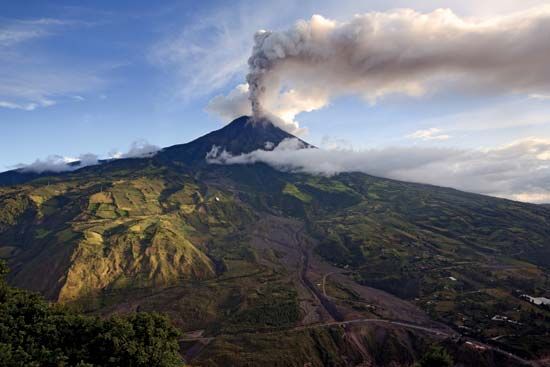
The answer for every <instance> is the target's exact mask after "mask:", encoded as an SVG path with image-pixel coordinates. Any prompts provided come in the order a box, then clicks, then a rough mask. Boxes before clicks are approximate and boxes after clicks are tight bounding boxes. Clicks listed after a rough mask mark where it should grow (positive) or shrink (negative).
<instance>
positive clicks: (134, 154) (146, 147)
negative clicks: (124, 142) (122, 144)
mask: <svg viewBox="0 0 550 367" xmlns="http://www.w3.org/2000/svg"><path fill="white" fill-rule="evenodd" d="M159 150H160V147H158V146H156V145H153V144H150V143H149V142H148V141H147V140H144V139H141V140H136V141H134V142H132V144H130V148H129V149H128V151H127V152H126V153H123V152H118V151H112V152H110V153H109V156H110V157H111V158H114V159H122V158H146V157H152V156H154V155H155V154H156V153H157V152H158V151H159Z"/></svg>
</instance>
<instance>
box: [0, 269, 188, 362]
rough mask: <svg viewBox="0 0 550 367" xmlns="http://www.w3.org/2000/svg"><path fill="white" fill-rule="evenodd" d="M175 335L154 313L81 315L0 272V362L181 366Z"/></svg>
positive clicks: (172, 328) (167, 323)
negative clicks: (14, 283) (13, 284)
mask: <svg viewBox="0 0 550 367" xmlns="http://www.w3.org/2000/svg"><path fill="white" fill-rule="evenodd" d="M6 272H7V271H6V267H5V265H4V264H3V263H2V262H0V276H1V275H5V274H6ZM177 336H178V332H177V330H176V329H175V328H174V327H173V326H171V325H170V323H169V321H168V319H167V318H166V317H164V316H161V315H159V314H154V313H137V314H133V315H130V316H126V317H112V318H110V319H106V320H103V319H100V318H98V317H92V316H83V315H79V314H75V313H73V312H71V311H69V310H67V309H65V308H62V307H60V306H56V305H50V304H48V303H47V302H45V301H44V300H43V299H42V298H41V297H40V296H38V295H36V294H33V293H29V292H26V291H23V290H19V289H15V288H11V287H9V286H8V285H7V284H6V283H5V281H4V280H3V278H0V366H6V367H8V366H26V367H29V366H80V367H84V366H86V367H91V366H133V367H138V366H144V367H145V366H148V367H149V366H158V367H171V366H181V365H182V364H183V363H182V362H181V358H180V357H179V355H178V343H177Z"/></svg>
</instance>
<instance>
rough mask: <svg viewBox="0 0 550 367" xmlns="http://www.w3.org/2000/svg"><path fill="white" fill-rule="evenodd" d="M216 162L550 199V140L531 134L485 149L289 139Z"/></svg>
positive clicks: (216, 155)
mask: <svg viewBox="0 0 550 367" xmlns="http://www.w3.org/2000/svg"><path fill="white" fill-rule="evenodd" d="M207 161H208V162H209V163H211V164H229V165H231V164H254V163H257V162H262V163H267V164H269V165H271V166H273V167H274V168H276V169H279V170H282V171H288V172H302V173H309V174H316V175H326V176H332V175H337V174H339V173H343V172H363V173H367V174H371V175H374V176H379V177H385V178H391V179H397V180H402V181H411V182H419V183H426V184H433V185H438V186H446V187H453V188H456V189H460V190H464V191H469V192H476V193H480V194H487V195H492V196H498V197H504V198H509V199H513V200H520V201H526V202H536V203H538V202H547V203H548V202H550V189H548V188H549V187H550V140H545V139H537V138H530V139H524V140H520V141H516V142H513V143H511V144H508V145H505V146H501V147H497V148H493V149H485V150H465V149H453V148H420V147H394V148H383V149H369V150H363V151H358V150H350V149H348V150H346V149H333V150H326V149H315V148H311V149H308V148H306V147H304V146H303V144H302V143H301V142H300V141H299V140H297V139H288V140H285V141H283V142H281V144H279V145H278V146H277V147H275V148H274V149H273V150H270V151H268V150H256V151H253V152H251V153H247V154H242V155H237V156H233V155H231V154H229V153H228V152H226V151H220V149H219V148H217V149H214V148H213V150H212V151H211V152H210V153H209V154H208V156H207Z"/></svg>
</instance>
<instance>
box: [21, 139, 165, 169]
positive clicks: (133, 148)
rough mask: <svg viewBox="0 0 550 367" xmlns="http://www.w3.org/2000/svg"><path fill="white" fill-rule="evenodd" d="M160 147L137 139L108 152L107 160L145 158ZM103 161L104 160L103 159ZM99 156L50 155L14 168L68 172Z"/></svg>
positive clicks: (96, 160) (93, 161) (93, 160)
mask: <svg viewBox="0 0 550 367" xmlns="http://www.w3.org/2000/svg"><path fill="white" fill-rule="evenodd" d="M159 150H160V148H159V147H158V146H156V145H153V144H149V143H148V142H147V141H146V140H137V141H134V142H133V143H132V144H131V145H130V149H129V150H128V151H127V152H125V153H123V152H116V151H115V152H111V153H109V154H108V156H109V160H112V159H124V158H147V157H152V156H154V155H155V154H156V153H157V152H158V151H159ZM103 162H104V161H103ZM103 162H102V161H101V160H100V158H99V156H97V155H95V154H92V153H87V154H82V155H80V156H79V157H77V158H74V157H64V156H61V155H51V156H48V157H47V158H46V159H37V160H35V161H34V162H33V163H30V164H18V165H17V166H15V168H16V169H18V170H20V171H21V172H34V173H44V172H53V173H60V172H70V171H75V170H77V169H80V168H84V167H88V166H94V165H96V164H101V163H103Z"/></svg>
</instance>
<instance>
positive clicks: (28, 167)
mask: <svg viewBox="0 0 550 367" xmlns="http://www.w3.org/2000/svg"><path fill="white" fill-rule="evenodd" d="M98 163H99V158H98V156H97V155H95V154H91V153H88V154H82V155H81V156H79V157H78V158H71V157H63V156H60V155H51V156H48V157H47V158H46V159H37V160H35V161H34V162H33V163H31V164H20V165H18V166H17V168H18V169H20V170H21V171H22V172H34V173H44V172H53V173H59V172H68V171H74V170H77V169H80V168H83V167H87V166H93V165H96V164H98Z"/></svg>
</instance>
